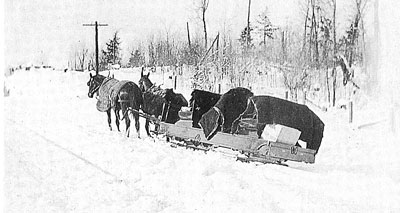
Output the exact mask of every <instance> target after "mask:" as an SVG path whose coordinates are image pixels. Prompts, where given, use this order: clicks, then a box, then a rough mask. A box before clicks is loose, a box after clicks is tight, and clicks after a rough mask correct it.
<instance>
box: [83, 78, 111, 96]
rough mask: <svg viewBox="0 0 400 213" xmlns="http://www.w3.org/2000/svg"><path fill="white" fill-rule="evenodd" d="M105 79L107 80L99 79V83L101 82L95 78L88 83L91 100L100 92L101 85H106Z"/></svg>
mask: <svg viewBox="0 0 400 213" xmlns="http://www.w3.org/2000/svg"><path fill="white" fill-rule="evenodd" d="M105 79H106V78H104V79H103V80H102V79H100V78H99V81H101V82H98V81H96V80H97V79H96V78H95V77H94V76H93V77H91V78H90V80H89V82H87V85H88V86H89V93H88V96H89V97H90V98H92V97H93V94H94V93H96V92H99V89H100V87H101V85H102V84H103V83H104V81H105ZM93 84H95V86H94V88H92V87H93V86H92V85H93Z"/></svg>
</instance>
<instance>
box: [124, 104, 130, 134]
mask: <svg viewBox="0 0 400 213" xmlns="http://www.w3.org/2000/svg"><path fill="white" fill-rule="evenodd" d="M125 113H126V115H125ZM125 113H124V115H125V124H126V129H125V131H126V137H128V138H129V132H130V131H131V129H130V127H131V120H130V119H129V114H128V112H127V111H126V110H125Z"/></svg>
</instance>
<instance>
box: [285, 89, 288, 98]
mask: <svg viewBox="0 0 400 213" xmlns="http://www.w3.org/2000/svg"><path fill="white" fill-rule="evenodd" d="M285 99H286V100H288V99H289V91H287V90H286V91H285Z"/></svg>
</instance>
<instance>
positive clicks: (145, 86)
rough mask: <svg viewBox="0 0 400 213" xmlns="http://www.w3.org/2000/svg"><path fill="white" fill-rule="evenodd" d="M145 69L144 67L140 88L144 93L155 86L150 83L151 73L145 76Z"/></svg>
mask: <svg viewBox="0 0 400 213" xmlns="http://www.w3.org/2000/svg"><path fill="white" fill-rule="evenodd" d="M143 71H144V67H142V72H141V73H140V80H139V88H140V90H141V91H142V92H144V91H146V90H148V89H149V88H151V87H152V86H153V85H154V84H153V83H152V82H151V81H150V79H149V76H150V72H149V73H148V74H147V75H144V74H143Z"/></svg>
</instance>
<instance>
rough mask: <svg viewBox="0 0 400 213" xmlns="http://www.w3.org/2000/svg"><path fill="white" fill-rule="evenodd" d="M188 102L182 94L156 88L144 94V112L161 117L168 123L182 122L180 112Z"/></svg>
mask: <svg viewBox="0 0 400 213" xmlns="http://www.w3.org/2000/svg"><path fill="white" fill-rule="evenodd" d="M187 105H188V102H187V100H186V99H185V98H184V97H183V95H182V94H179V93H175V92H174V91H173V90H172V89H161V88H157V87H156V88H154V89H153V90H150V91H145V92H144V93H143V107H142V110H143V112H145V113H147V114H150V115H154V116H155V117H157V118H158V117H159V116H160V115H161V120H162V121H165V122H166V123H176V122H177V121H179V120H180V118H179V114H178V113H179V111H180V110H181V107H182V106H187Z"/></svg>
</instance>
